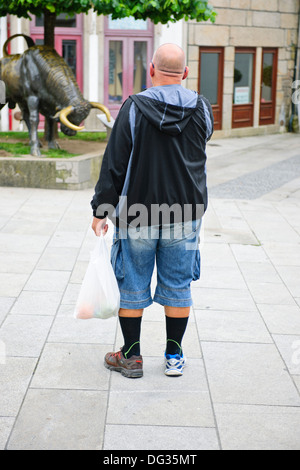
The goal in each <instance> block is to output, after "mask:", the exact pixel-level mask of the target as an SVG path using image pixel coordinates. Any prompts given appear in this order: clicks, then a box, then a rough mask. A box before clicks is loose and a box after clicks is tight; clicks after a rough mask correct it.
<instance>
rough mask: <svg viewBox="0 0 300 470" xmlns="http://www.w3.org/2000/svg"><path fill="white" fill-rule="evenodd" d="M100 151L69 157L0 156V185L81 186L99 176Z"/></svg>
mask: <svg viewBox="0 0 300 470" xmlns="http://www.w3.org/2000/svg"><path fill="white" fill-rule="evenodd" d="M102 159H103V154H99V152H97V153H89V154H86V155H80V156H77V157H72V158H45V157H44V158H38V157H32V156H27V155H26V156H23V157H0V186H13V187H22V188H46V189H85V188H90V187H93V186H94V185H95V184H96V182H97V180H98V177H99V172H100V168H101V164H102Z"/></svg>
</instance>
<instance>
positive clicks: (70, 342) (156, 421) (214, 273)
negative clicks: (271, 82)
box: [0, 134, 300, 450]
mask: <svg viewBox="0 0 300 470" xmlns="http://www.w3.org/2000/svg"><path fill="white" fill-rule="evenodd" d="M299 155H300V148H299V136H296V135H290V134H285V135H275V136H261V137H248V138H243V139H226V140H213V141H212V142H211V143H210V145H209V147H208V157H209V160H208V177H209V187H210V196H211V198H210V205H209V209H208V212H207V214H206V216H205V222H204V226H203V231H202V242H201V251H202V279H201V280H200V281H197V282H195V283H194V284H193V297H194V308H193V312H192V315H191V320H190V323H189V326H188V330H187V333H186V336H185V338H184V351H185V354H186V355H187V357H188V365H187V367H186V369H185V373H184V376H183V377H181V378H168V377H166V376H165V375H164V374H163V352H164V345H165V325H164V314H163V309H162V307H160V306H158V305H153V306H151V307H150V308H148V309H147V310H146V312H145V315H144V321H143V326H142V353H143V356H144V360H145V366H144V377H143V378H142V379H138V380H129V379H125V378H123V377H122V376H121V375H120V374H116V373H111V372H109V371H108V370H107V369H105V368H104V367H103V356H104V354H105V353H106V352H107V351H110V350H113V349H116V348H119V347H120V346H121V345H122V337H121V333H120V329H119V326H118V324H117V320H116V319H115V318H114V319H110V320H104V321H101V320H87V321H82V320H74V319H73V309H74V303H75V302H76V297H77V294H78V291H79V288H80V283H81V281H82V278H83V275H84V273H85V269H86V266H87V263H88V259H89V251H90V250H91V249H92V248H93V246H94V243H95V237H94V234H93V233H92V231H91V229H90V222H91V212H90V206H89V202H90V199H91V196H92V193H93V191H92V190H84V191H78V192H75V191H74V192H72V191H58V190H40V189H22V188H0V449H8V450H13V449H23V450H29V449H34V450H38V449H42V450H48V449H49V450H51V449H52V450H53V449H67V450H76V449H89V450H98V449H99V450H125V449H129V450H137V449H141V450H147V449H149V450H155V449H157V450H202V449H203V450H204V449H205V450H215V449H216V450H218V449H222V450H229V449H230V450H246V449H250V450H254V449H262V450H271V449H276V450H279V449H281V450H292V449H297V450H299V449H300V282H299V281H300V217H299V214H300V163H299ZM109 237H111V231H110V235H109V234H108V235H107V242H108V243H110V240H111V238H109Z"/></svg>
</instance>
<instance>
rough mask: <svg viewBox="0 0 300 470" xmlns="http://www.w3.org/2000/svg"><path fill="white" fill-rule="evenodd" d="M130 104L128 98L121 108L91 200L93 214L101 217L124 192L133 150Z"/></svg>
mask: <svg viewBox="0 0 300 470" xmlns="http://www.w3.org/2000/svg"><path fill="white" fill-rule="evenodd" d="M130 106H131V102H130V100H129V99H128V100H126V101H125V102H124V104H123V106H122V108H121V109H120V111H119V114H118V116H117V119H116V121H115V123H114V126H113V128H112V132H111V136H110V139H109V142H108V144H107V147H106V150H105V153H104V156H103V161H102V166H101V171H100V176H99V180H98V182H97V184H96V187H95V194H94V196H93V199H92V201H91V206H92V209H93V215H94V217H97V218H99V219H103V218H104V217H106V216H107V215H110V213H109V210H108V211H103V208H104V207H105V206H109V207H110V208H111V207H114V208H116V206H117V204H118V202H119V197H120V195H121V193H122V189H123V185H124V181H125V177H126V172H127V167H128V162H129V158H130V154H131V150H132V137H131V129H130V121H129V110H130ZM99 206H102V207H101V208H100V207H99ZM98 208H99V209H98ZM97 209H98V210H97Z"/></svg>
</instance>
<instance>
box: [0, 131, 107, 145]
mask: <svg viewBox="0 0 300 470" xmlns="http://www.w3.org/2000/svg"><path fill="white" fill-rule="evenodd" d="M38 135H39V138H40V139H43V137H44V132H39V133H38ZM58 137H59V139H67V140H84V141H89V142H97V141H104V140H105V139H106V137H107V134H106V132H77V134H76V135H75V136H73V137H69V136H67V135H65V134H63V133H62V132H59V133H58ZM8 139H16V140H25V139H28V132H13V131H9V132H0V142H5V140H8Z"/></svg>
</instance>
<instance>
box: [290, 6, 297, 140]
mask: <svg viewBox="0 0 300 470" xmlns="http://www.w3.org/2000/svg"><path fill="white" fill-rule="evenodd" d="M299 48H300V5H299V12H298V43H297V46H296V51H295V67H294V77H293V82H295V81H296V80H297V79H298V77H299V70H298V57H299ZM296 115H297V113H296V103H294V102H293V100H292V115H291V118H290V120H289V126H288V131H289V132H293V120H294V117H295V116H296ZM298 119H300V116H298Z"/></svg>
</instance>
